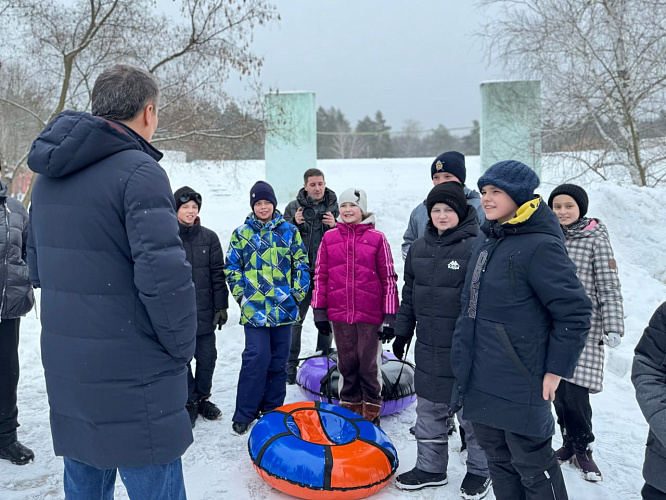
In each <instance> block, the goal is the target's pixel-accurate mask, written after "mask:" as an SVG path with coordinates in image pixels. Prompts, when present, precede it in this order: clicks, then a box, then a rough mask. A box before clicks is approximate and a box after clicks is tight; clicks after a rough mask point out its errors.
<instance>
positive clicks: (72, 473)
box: [64, 457, 187, 500]
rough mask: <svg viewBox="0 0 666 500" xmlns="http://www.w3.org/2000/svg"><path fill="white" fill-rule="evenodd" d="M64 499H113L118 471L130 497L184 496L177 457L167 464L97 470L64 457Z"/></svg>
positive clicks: (173, 499) (181, 499)
mask: <svg viewBox="0 0 666 500" xmlns="http://www.w3.org/2000/svg"><path fill="white" fill-rule="evenodd" d="M64 461H65V480H64V483H65V484H64V486H65V500H113V489H114V485H115V482H116V471H117V470H118V471H120V479H121V480H122V482H123V484H124V485H125V488H126V489H127V494H128V495H129V497H130V498H131V499H132V500H185V499H186V498H187V497H186V495H185V483H184V481H183V468H182V465H181V462H180V458H179V459H178V460H175V461H174V462H171V463H170V464H167V465H149V466H147V467H124V468H120V469H106V470H100V469H96V468H95V467H92V466H90V465H86V464H84V463H82V462H78V461H76V460H72V459H71V458H67V457H65V460H64Z"/></svg>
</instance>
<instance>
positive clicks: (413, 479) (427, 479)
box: [395, 467, 449, 491]
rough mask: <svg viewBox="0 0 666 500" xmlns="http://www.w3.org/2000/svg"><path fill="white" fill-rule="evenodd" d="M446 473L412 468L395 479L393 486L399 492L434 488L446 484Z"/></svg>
mask: <svg viewBox="0 0 666 500" xmlns="http://www.w3.org/2000/svg"><path fill="white" fill-rule="evenodd" d="M448 482H449V481H448V478H447V477H446V472H442V473H441V474H438V473H433V472H424V471H422V470H420V469H417V468H416V467H414V468H413V469H412V470H410V471H408V472H404V473H402V474H400V475H399V476H398V477H396V478H395V485H396V486H397V487H398V488H399V489H401V490H412V491H415V490H422V489H423V488H435V487H437V486H444V485H445V484H446V483H448Z"/></svg>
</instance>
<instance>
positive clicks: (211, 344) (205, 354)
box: [187, 333, 217, 399]
mask: <svg viewBox="0 0 666 500" xmlns="http://www.w3.org/2000/svg"><path fill="white" fill-rule="evenodd" d="M194 359H196V360H197V368H196V373H195V374H192V366H191V364H192V363H191V362H190V363H188V364H187V392H188V396H187V397H188V399H190V398H197V399H201V398H204V397H208V396H210V390H211V388H212V387H213V372H215V362H216V361H217V348H216V347H215V333H207V334H205V335H197V345H196V349H195V351H194Z"/></svg>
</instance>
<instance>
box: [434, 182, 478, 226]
mask: <svg viewBox="0 0 666 500" xmlns="http://www.w3.org/2000/svg"><path fill="white" fill-rule="evenodd" d="M435 203H446V204H447V205H448V206H450V207H451V208H452V209H453V211H454V212H455V213H456V215H457V216H458V219H460V222H462V221H463V219H464V218H465V217H466V216H467V210H468V208H467V199H466V198H465V191H463V187H462V186H461V185H460V184H458V183H457V182H455V181H451V182H442V183H441V184H437V185H436V186H435V187H434V188H432V189H431V190H430V192H429V193H428V197H427V198H426V207H427V208H428V217H430V212H431V211H432V207H434V206H435ZM430 218H431V219H432V217H430Z"/></svg>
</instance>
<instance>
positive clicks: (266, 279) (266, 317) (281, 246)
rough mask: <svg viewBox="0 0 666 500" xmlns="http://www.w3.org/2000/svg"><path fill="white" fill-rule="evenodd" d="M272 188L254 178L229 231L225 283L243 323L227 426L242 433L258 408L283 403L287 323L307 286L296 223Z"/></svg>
mask: <svg viewBox="0 0 666 500" xmlns="http://www.w3.org/2000/svg"><path fill="white" fill-rule="evenodd" d="M276 206H277V199H276V198H275V192H274V191H273V188H272V187H271V186H270V185H269V184H268V183H266V182H264V181H258V182H257V183H256V184H255V185H254V186H252V189H251V190H250V207H251V208H252V213H251V214H249V215H248V217H247V219H246V220H245V224H243V225H242V226H240V227H238V228H236V230H235V231H234V232H233V234H232V235H231V241H230V242H229V250H228V252H227V258H226V269H225V273H226V275H227V283H228V284H229V288H230V289H231V293H232V295H233V296H234V299H236V302H238V304H239V305H240V308H241V320H240V323H241V325H243V326H244V328H245V350H244V351H243V364H242V367H241V371H240V374H239V377H238V389H237V393H236V411H235V413H234V416H233V430H234V432H236V433H237V434H239V435H241V434H245V433H246V432H247V431H248V430H249V429H250V425H251V424H252V422H253V421H254V419H255V418H257V417H258V416H259V414H261V413H265V412H268V411H271V410H274V409H275V408H277V407H278V406H282V404H283V403H284V397H285V394H286V383H287V359H288V358H289V348H290V346H291V327H292V325H293V324H294V323H295V322H296V321H297V320H298V304H299V303H300V302H301V301H302V300H303V298H304V297H305V295H306V294H307V292H308V287H309V285H310V271H309V265H308V254H307V251H306V250H305V246H304V245H303V241H302V239H301V235H300V233H299V232H298V229H297V228H296V226H294V225H292V224H290V223H288V222H286V221H285V220H284V218H283V217H282V214H281V213H280V212H279V211H278V210H276V209H275V207H276Z"/></svg>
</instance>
